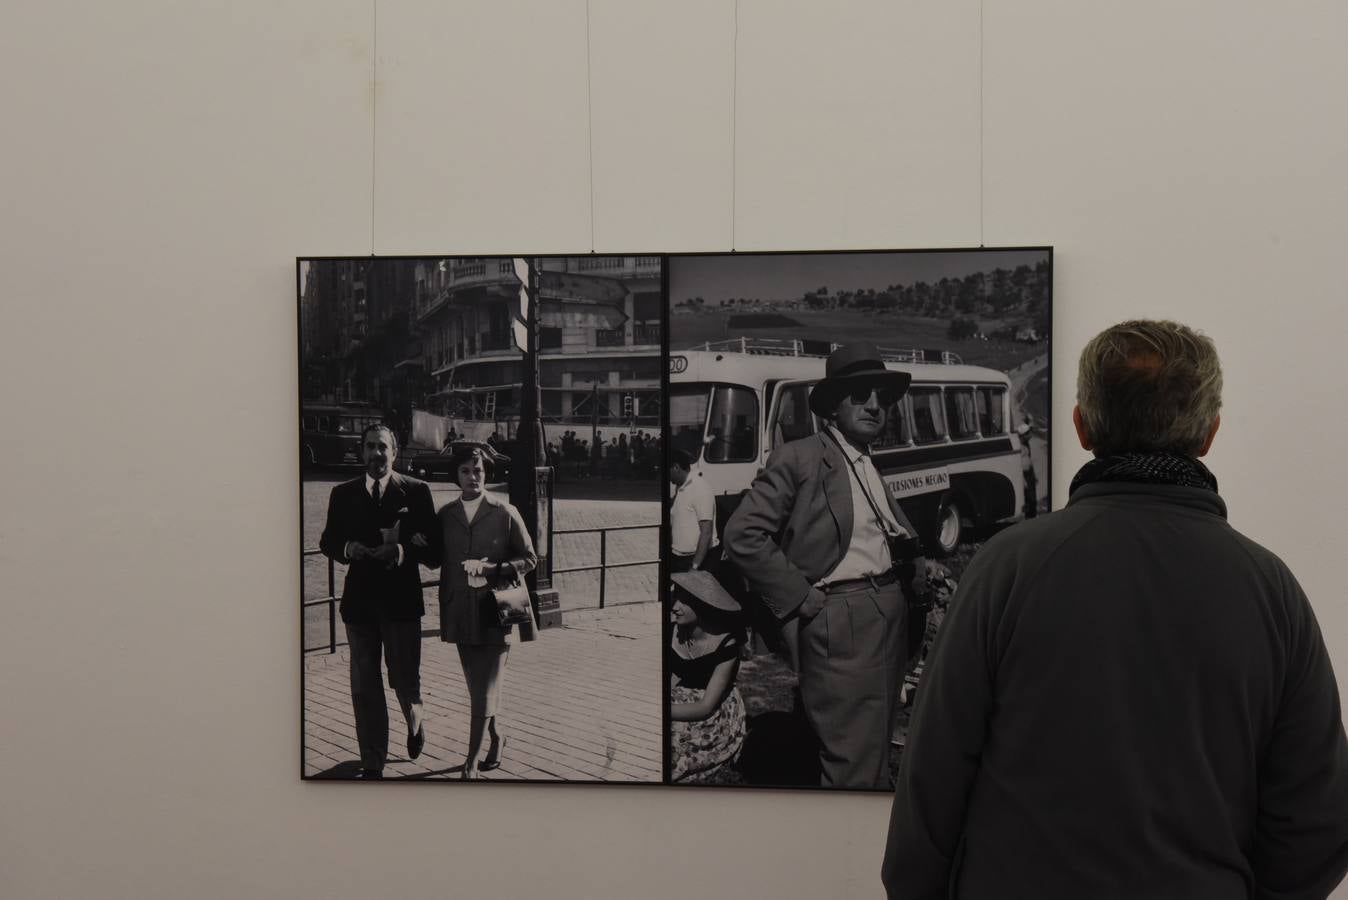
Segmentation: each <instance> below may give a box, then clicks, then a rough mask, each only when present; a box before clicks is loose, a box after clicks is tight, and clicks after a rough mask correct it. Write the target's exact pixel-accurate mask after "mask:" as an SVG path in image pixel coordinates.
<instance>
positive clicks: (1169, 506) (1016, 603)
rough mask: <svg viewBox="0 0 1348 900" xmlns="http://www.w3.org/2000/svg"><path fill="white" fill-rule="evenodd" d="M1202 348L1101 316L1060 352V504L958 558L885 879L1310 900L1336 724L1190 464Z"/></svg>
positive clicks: (1335, 792)
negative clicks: (958, 572) (1086, 338)
mask: <svg viewBox="0 0 1348 900" xmlns="http://www.w3.org/2000/svg"><path fill="white" fill-rule="evenodd" d="M1221 403H1222V372H1221V367H1220V365H1219V362H1218V358H1217V351H1216V348H1215V346H1214V345H1213V342H1212V341H1211V340H1210V339H1209V338H1207V337H1205V336H1203V335H1201V334H1199V333H1197V332H1195V331H1193V330H1191V329H1190V328H1187V327H1185V326H1183V325H1179V324H1176V323H1173V322H1159V321H1131V322H1124V323H1122V324H1119V325H1116V326H1114V327H1112V328H1109V329H1106V330H1105V331H1104V332H1102V333H1101V334H1099V335H1098V336H1096V337H1095V338H1094V339H1092V340H1091V341H1090V342H1089V343H1088V344H1087V345H1086V348H1085V349H1084V350H1083V351H1082V354H1081V361H1080V368H1079V371H1078V377H1077V406H1076V408H1075V409H1074V410H1073V413H1072V420H1073V424H1074V425H1075V427H1076V432H1077V436H1078V438H1079V440H1080V442H1081V446H1082V448H1083V449H1085V450H1088V451H1091V452H1092V453H1093V454H1094V457H1095V458H1094V459H1092V460H1091V461H1090V462H1088V463H1087V464H1086V465H1085V466H1083V467H1082V468H1081V470H1080V471H1079V472H1078V473H1077V474H1076V477H1075V478H1074V479H1073V480H1072V485H1071V491H1070V497H1069V500H1068V503H1067V506H1066V508H1065V509H1063V510H1061V511H1060V512H1055V513H1052V514H1050V515H1046V516H1041V517H1039V518H1037V519H1035V520H1034V521H1029V522H1025V523H1023V524H1020V525H1017V526H1015V527H1013V528H1010V529H1008V530H1006V531H1004V532H1002V533H1001V534H1000V535H998V536H997V537H995V538H994V539H992V540H991V541H989V542H988V543H987V544H985V545H984V547H983V548H982V549H981V550H980V551H979V552H978V554H977V555H976V556H975V557H974V559H973V561H972V562H971V563H970V565H969V566H968V568H967V569H966V570H965V572H964V576H963V578H962V580H961V581H960V584H959V588H958V590H957V592H956V594H955V597H954V599H953V601H952V602H951V604H950V608H949V611H948V613H947V615H946V618H945V621H944V623H943V625H942V627H941V632H940V637H939V639H938V641H937V643H936V647H935V650H934V651H933V654H932V658H931V659H930V660H929V663H928V669H927V672H926V674H925V676H924V678H923V682H922V686H921V689H920V691H919V694H918V698H917V702H916V709H915V711H914V713H913V721H912V725H911V728H910V731H909V734H908V745H907V748H906V750H905V752H904V754H903V758H902V761H901V763H900V769H899V777H898V785H897V791H896V795H895V798H894V808H893V815H892V819H891V823H890V830H889V841H888V847H887V850H886V854H885V860H884V867H883V880H884V884H885V887H886V889H887V890H888V893H889V896H890V897H892V898H899V897H902V898H906V900H921V898H942V897H947V896H959V897H965V898H999V900H1001V898H1016V897H1027V898H1028V897H1033V898H1041V897H1091V898H1124V897H1127V898H1143V897H1145V898H1149V900H1158V898H1177V900H1178V898H1196V897H1259V898H1280V900H1293V898H1296V900H1302V898H1305V900H1309V898H1323V897H1326V896H1327V895H1328V894H1329V893H1330V892H1331V891H1332V890H1333V889H1334V887H1335V885H1337V884H1338V883H1339V882H1340V881H1341V880H1342V878H1343V876H1344V872H1345V870H1346V869H1348V740H1345V736H1344V727H1343V720H1342V713H1341V710H1340V705H1339V690H1338V686H1337V684H1336V683H1335V679H1334V672H1333V670H1332V668H1331V664H1330V659H1329V656H1328V654H1327V652H1326V649H1325V642H1324V639H1323V637H1322V636H1321V633H1320V629H1319V626H1318V625H1317V624H1316V619H1315V616H1314V614H1313V613H1312V611H1311V606H1310V603H1309V601H1308V600H1307V598H1306V596H1305V594H1304V593H1303V592H1302V590H1301V588H1300V586H1299V585H1298V584H1297V581H1296V579H1295V578H1294V577H1293V576H1292V573H1291V572H1290V571H1289V570H1288V568H1287V566H1286V565H1284V564H1283V562H1282V561H1281V560H1280V559H1279V558H1278V557H1277V556H1275V555H1274V554H1273V553H1271V552H1269V551H1268V550H1266V549H1265V548H1264V547H1262V546H1260V545H1259V544H1257V543H1255V542H1254V541H1252V540H1250V539H1249V538H1247V537H1245V536H1244V535H1242V534H1241V533H1240V532H1238V531H1236V530H1235V529H1234V528H1232V527H1231V525H1230V524H1229V523H1228V522H1227V518H1226V516H1227V510H1226V504H1225V503H1224V502H1223V500H1222V498H1221V496H1220V495H1219V494H1218V491H1217V479H1216V477H1215V476H1214V475H1213V474H1212V472H1210V471H1209V470H1208V469H1207V468H1206V467H1205V466H1204V465H1203V463H1202V462H1200V461H1199V458H1200V457H1202V456H1204V455H1205V454H1206V453H1207V452H1208V449H1209V448H1210V447H1211V446H1212V443H1213V440H1214V438H1215V437H1216V435H1217V430H1218V426H1219V425H1220V423H1221V417H1220V415H1219V410H1220V408H1221Z"/></svg>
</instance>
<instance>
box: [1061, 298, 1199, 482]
mask: <svg viewBox="0 0 1348 900" xmlns="http://www.w3.org/2000/svg"><path fill="white" fill-rule="evenodd" d="M1221 406H1222V367H1221V363H1220V361H1219V360H1218V359H1217V347H1216V345H1214V344H1213V342H1212V339H1211V338H1209V337H1207V336H1206V335H1202V334H1199V333H1198V332H1196V331H1194V330H1193V329H1191V328H1188V327H1186V326H1184V325H1180V324H1178V323H1177V322H1166V321H1151V320H1146V319H1138V320H1133V321H1129V322H1121V323H1119V324H1118V325H1115V326H1113V327H1111V328H1107V329H1105V330H1104V331H1102V332H1101V333H1100V334H1098V335H1096V336H1095V337H1094V338H1092V339H1091V341H1090V342H1089V343H1088V344H1086V348H1085V349H1084V350H1082V351H1081V363H1080V366H1079V367H1078V370H1077V406H1076V409H1074V410H1072V422H1073V424H1075V425H1076V429H1077V436H1078V438H1079V439H1080V440H1081V446H1082V447H1083V448H1084V449H1086V450H1091V451H1093V452H1094V453H1095V455H1096V456H1107V455H1111V454H1117V453H1132V452H1149V451H1156V450H1168V451H1171V452H1174V453H1183V454H1185V455H1186V456H1202V455H1204V454H1205V453H1207V452H1208V447H1210V446H1211V445H1212V439H1213V437H1214V436H1215V435H1216V433H1217V426H1218V425H1219V424H1220V423H1221V416H1220V415H1218V413H1219V411H1220V410H1221Z"/></svg>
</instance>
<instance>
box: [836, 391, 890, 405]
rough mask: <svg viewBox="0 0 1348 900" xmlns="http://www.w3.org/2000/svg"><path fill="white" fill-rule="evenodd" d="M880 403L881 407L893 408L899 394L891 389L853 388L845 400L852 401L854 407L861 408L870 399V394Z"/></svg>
mask: <svg viewBox="0 0 1348 900" xmlns="http://www.w3.org/2000/svg"><path fill="white" fill-rule="evenodd" d="M872 393H874V394H875V398H876V399H877V400H879V401H880V405H881V406H893V405H894V404H895V402H897V401H898V399H899V392H898V391H896V390H894V389H893V388H869V387H863V388H854V389H853V390H851V391H849V392H848V394H847V399H849V400H851V401H852V404H853V405H854V406H861V405H862V404H864V403H866V402H867V401H868V400H870V399H871V394H872Z"/></svg>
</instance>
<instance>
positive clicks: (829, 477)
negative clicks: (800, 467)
mask: <svg viewBox="0 0 1348 900" xmlns="http://www.w3.org/2000/svg"><path fill="white" fill-rule="evenodd" d="M819 442H820V443H821V444H822V445H823V450H824V452H823V454H821V455H820V457H819V476H820V480H821V481H823V483H824V502H825V503H826V504H828V511H829V512H830V513H831V514H832V515H833V525H834V527H835V528H837V530H838V547H839V548H840V549H841V551H842V552H844V553H845V552H846V551H847V547H848V546H850V545H851V543H852V485H851V483H850V481H849V479H848V476H847V469H846V468H845V467H846V465H847V460H845V459H843V455H842V451H841V450H839V449H838V445H837V444H835V443H833V439H832V438H830V437H829V436H828V435H826V434H820V435H819ZM841 558H842V557H841V556H839V559H841Z"/></svg>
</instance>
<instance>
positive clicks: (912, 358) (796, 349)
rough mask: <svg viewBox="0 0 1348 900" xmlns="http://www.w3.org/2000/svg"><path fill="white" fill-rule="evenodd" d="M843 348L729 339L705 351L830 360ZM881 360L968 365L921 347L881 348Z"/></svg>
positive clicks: (806, 342)
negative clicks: (829, 356) (830, 357)
mask: <svg viewBox="0 0 1348 900" xmlns="http://www.w3.org/2000/svg"><path fill="white" fill-rule="evenodd" d="M840 346H842V345H841V344H837V343H832V342H829V341H809V340H802V339H800V338H751V337H738V338H728V339H727V340H724V341H706V342H705V343H703V345H702V346H701V348H693V349H702V350H706V351H710V352H720V353H746V354H749V355H752V356H814V357H826V356H828V355H829V354H830V353H832V352H833V351H834V350H836V349H838V348H839V347H840ZM877 349H879V351H880V357H881V358H882V359H884V360H885V361H886V362H897V363H925V364H928V365H946V366H958V365H961V364H962V363H963V362H964V361H963V360H962V359H961V358H960V355H959V354H958V353H954V352H951V351H950V350H922V349H920V348H917V347H913V348H899V347H879V348H877Z"/></svg>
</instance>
